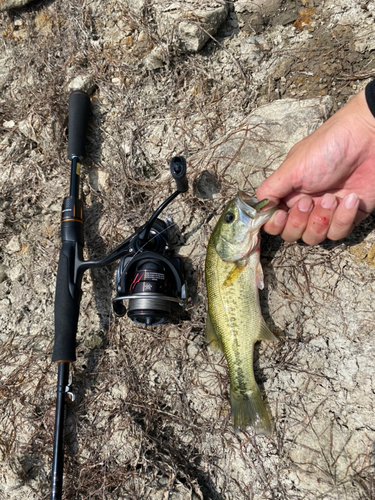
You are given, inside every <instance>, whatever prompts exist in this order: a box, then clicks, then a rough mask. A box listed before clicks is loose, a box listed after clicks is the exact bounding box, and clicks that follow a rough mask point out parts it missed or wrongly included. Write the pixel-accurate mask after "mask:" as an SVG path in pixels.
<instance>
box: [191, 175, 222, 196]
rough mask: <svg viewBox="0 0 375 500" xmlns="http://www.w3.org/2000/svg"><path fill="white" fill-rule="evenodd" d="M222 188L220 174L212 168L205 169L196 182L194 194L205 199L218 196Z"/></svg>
mask: <svg viewBox="0 0 375 500" xmlns="http://www.w3.org/2000/svg"><path fill="white" fill-rule="evenodd" d="M220 189H221V184H220V181H219V179H218V176H217V175H216V174H215V172H213V171H212V170H204V171H203V172H202V173H201V174H200V175H199V177H198V178H197V179H196V181H195V183H194V195H195V196H196V197H197V198H203V199H204V200H211V199H213V198H216V197H217V195H218V193H219V192H220Z"/></svg>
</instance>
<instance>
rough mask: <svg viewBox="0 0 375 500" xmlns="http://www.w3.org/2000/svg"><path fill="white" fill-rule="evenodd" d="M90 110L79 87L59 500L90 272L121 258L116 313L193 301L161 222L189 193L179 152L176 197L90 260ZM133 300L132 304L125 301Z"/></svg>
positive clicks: (68, 232) (61, 323) (63, 262)
mask: <svg viewBox="0 0 375 500" xmlns="http://www.w3.org/2000/svg"><path fill="white" fill-rule="evenodd" d="M89 113H90V98H89V96H88V95H87V94H86V93H85V92H83V91H81V90H75V91H73V92H72V93H71V94H70V96H69V106H68V158H69V160H70V161H71V176H70V191H69V196H67V197H66V198H65V199H64V201H63V206H62V213H61V240H62V246H61V251H60V258H59V264H58V270H57V279H56V294H55V341H54V347H53V354H52V361H53V362H55V363H57V366H58V375H57V399H56V418H55V434H54V445H53V460H52V482H51V500H60V499H61V498H62V492H63V469H64V427H65V417H66V403H67V400H68V397H70V398H71V399H72V401H74V396H73V394H72V392H71V385H72V374H71V373H70V364H71V363H73V362H74V361H75V360H76V352H75V351H76V335H77V325H78V318H79V309H80V301H81V295H82V290H81V283H82V276H83V273H84V272H85V271H86V270H87V269H92V268H95V267H104V266H108V265H109V264H111V263H112V262H115V261H116V260H119V259H120V263H119V267H118V270H117V273H116V292H117V295H116V297H115V298H114V299H113V310H114V313H115V315H116V316H119V317H121V316H124V315H125V314H126V313H127V315H128V317H129V318H130V319H131V320H132V321H133V322H135V323H138V324H141V325H158V324H161V323H164V322H166V321H169V320H170V319H171V318H172V317H173V316H174V315H175V314H178V312H180V310H181V308H182V307H183V306H184V303H185V300H186V285H185V280H184V273H183V265H182V261H181V259H180V258H179V257H175V256H173V252H172V249H171V248H170V242H169V235H168V226H167V224H166V223H165V222H164V221H163V220H161V219H158V216H159V215H160V214H161V212H162V211H163V210H164V209H165V208H166V207H167V206H168V205H169V203H171V201H173V200H174V199H175V198H176V196H178V195H179V194H180V193H185V192H186V191H187V190H188V181H187V178H186V161H185V159H184V158H183V157H182V156H175V157H174V158H172V160H171V162H170V172H171V175H172V177H173V178H174V180H175V182H176V188H177V190H176V191H175V192H174V193H173V194H172V195H170V196H169V198H167V199H166V200H165V201H164V202H163V203H162V204H161V205H160V206H159V208H158V209H157V210H156V211H155V212H154V213H153V214H152V216H151V217H150V219H149V220H148V221H147V222H146V223H145V224H144V225H143V226H141V227H140V228H139V229H137V230H136V231H135V233H134V234H133V235H132V236H130V237H129V238H127V239H126V240H125V241H124V242H123V243H121V244H120V245H119V246H118V247H116V248H115V249H114V250H113V251H112V252H110V253H109V254H108V255H107V256H106V257H104V258H103V259H100V260H96V261H84V260H83V247H84V239H83V202H82V200H81V198H80V171H81V163H80V162H81V161H82V160H83V159H84V157H85V142H86V134H87V127H88V119H89ZM124 300H127V301H128V307H127V308H126V307H125V305H124Z"/></svg>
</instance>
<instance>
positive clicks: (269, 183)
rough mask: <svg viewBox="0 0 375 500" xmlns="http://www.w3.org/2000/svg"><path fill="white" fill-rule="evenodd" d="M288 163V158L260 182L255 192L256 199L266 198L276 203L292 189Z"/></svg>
mask: <svg viewBox="0 0 375 500" xmlns="http://www.w3.org/2000/svg"><path fill="white" fill-rule="evenodd" d="M289 163H290V162H289V161H288V160H286V161H284V163H282V164H281V165H280V167H279V168H278V169H277V170H275V172H273V174H271V175H270V176H269V177H268V178H267V179H266V180H265V181H263V182H262V184H261V185H260V186H259V187H258V189H257V192H256V196H257V198H258V200H264V199H265V198H268V199H269V200H270V201H272V202H274V203H275V204H278V203H279V202H280V200H281V199H282V198H285V196H287V195H288V194H290V193H291V192H293V191H294V189H295V188H294V186H293V184H292V178H291V172H290V170H291V169H290V164H289Z"/></svg>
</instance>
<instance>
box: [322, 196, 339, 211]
mask: <svg viewBox="0 0 375 500" xmlns="http://www.w3.org/2000/svg"><path fill="white" fill-rule="evenodd" d="M335 203H336V197H335V196H333V194H330V193H326V194H325V195H324V196H323V198H322V199H321V200H320V205H321V206H322V207H323V208H327V209H328V210H329V209H330V208H332V207H333V205H334V204H335Z"/></svg>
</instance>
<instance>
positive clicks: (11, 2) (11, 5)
mask: <svg viewBox="0 0 375 500" xmlns="http://www.w3.org/2000/svg"><path fill="white" fill-rule="evenodd" d="M30 2H31V0H3V1H2V2H0V12H4V11H6V10H11V9H18V8H20V7H24V6H25V5H27V4H28V3H30Z"/></svg>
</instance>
